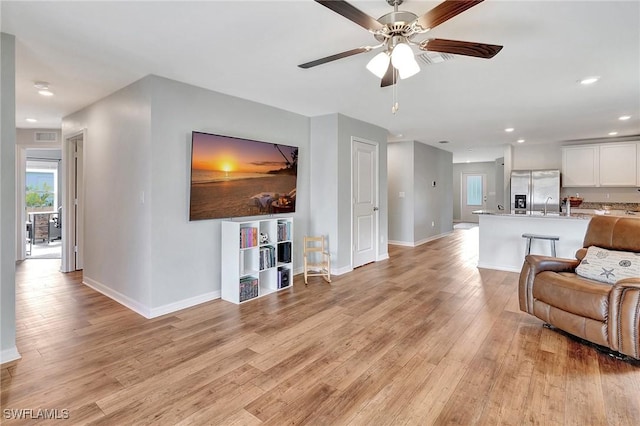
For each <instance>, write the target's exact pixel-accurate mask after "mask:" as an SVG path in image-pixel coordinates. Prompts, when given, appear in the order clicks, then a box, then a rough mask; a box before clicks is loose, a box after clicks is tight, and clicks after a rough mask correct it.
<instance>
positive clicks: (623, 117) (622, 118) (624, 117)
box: [618, 115, 631, 121]
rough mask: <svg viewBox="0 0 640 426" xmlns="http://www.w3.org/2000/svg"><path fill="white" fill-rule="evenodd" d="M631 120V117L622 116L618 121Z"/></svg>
mask: <svg viewBox="0 0 640 426" xmlns="http://www.w3.org/2000/svg"><path fill="white" fill-rule="evenodd" d="M630 118H631V116H630V115H621V116H620V117H618V120H621V121H624V120H628V119H630Z"/></svg>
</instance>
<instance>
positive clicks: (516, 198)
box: [511, 170, 560, 214]
mask: <svg viewBox="0 0 640 426" xmlns="http://www.w3.org/2000/svg"><path fill="white" fill-rule="evenodd" d="M545 203H546V211H547V213H560V170H513V171H512V172H511V213H516V214H528V213H532V212H534V213H535V212H544V210H545Z"/></svg>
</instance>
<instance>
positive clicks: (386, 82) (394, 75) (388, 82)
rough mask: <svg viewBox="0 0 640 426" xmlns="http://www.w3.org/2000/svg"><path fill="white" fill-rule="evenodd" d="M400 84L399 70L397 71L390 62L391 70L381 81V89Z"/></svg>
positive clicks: (389, 69)
mask: <svg viewBox="0 0 640 426" xmlns="http://www.w3.org/2000/svg"><path fill="white" fill-rule="evenodd" d="M397 82H398V70H396V69H395V68H394V67H393V65H392V64H391V62H389V68H387V72H386V73H385V74H384V76H383V77H382V80H381V81H380V87H387V86H393V85H394V84H396V83H397Z"/></svg>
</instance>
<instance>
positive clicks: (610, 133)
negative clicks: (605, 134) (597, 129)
mask: <svg viewBox="0 0 640 426" xmlns="http://www.w3.org/2000/svg"><path fill="white" fill-rule="evenodd" d="M617 134H618V132H609V136H615V135H617Z"/></svg>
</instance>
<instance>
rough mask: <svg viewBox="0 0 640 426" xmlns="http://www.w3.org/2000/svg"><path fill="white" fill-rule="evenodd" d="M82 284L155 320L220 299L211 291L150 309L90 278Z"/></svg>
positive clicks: (215, 292) (85, 279) (216, 292)
mask: <svg viewBox="0 0 640 426" xmlns="http://www.w3.org/2000/svg"><path fill="white" fill-rule="evenodd" d="M82 283H83V284H84V285H86V286H87V287H90V288H92V289H94V290H95V291H97V292H98V293H101V294H103V295H105V296H107V297H108V298H109V299H112V300H114V301H116V302H118V303H119V304H121V305H122V306H124V307H126V308H128V309H131V310H132V311H133V312H135V313H137V314H139V315H142V316H143V317H145V318H147V319H152V318H156V317H159V316H162V315H167V314H171V313H174V312H177V311H181V310H183V309H187V308H191V307H193V306H196V305H199V304H201V303H205V302H210V301H212V300H215V299H220V297H221V292H220V290H218V291H211V292H209V293H204V294H201V295H199V296H194V297H190V298H187V299H183V300H179V301H177V302H173V303H168V304H166V305H163V306H158V307H157V308H152V307H150V306H146V305H144V304H142V303H140V302H138V301H137V300H134V299H132V298H130V297H129V296H125V295H124V294H122V293H120V292H118V291H115V290H113V289H111V288H109V287H107V286H105V285H104V284H101V283H99V282H98V281H95V280H92V279H91V278H88V277H84V278H83V280H82Z"/></svg>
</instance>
